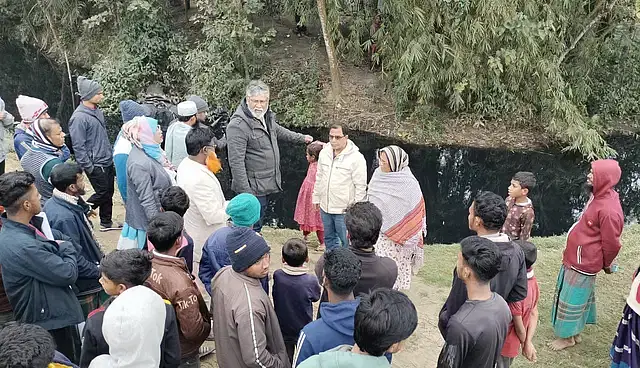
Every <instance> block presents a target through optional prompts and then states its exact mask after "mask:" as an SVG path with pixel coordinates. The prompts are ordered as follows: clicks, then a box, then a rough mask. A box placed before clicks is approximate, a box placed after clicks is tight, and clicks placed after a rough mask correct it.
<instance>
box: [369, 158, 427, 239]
mask: <svg viewBox="0 0 640 368" xmlns="http://www.w3.org/2000/svg"><path fill="white" fill-rule="evenodd" d="M392 147H394V146H390V147H386V148H384V149H382V150H381V152H385V153H386V152H387V149H388V148H391V149H392V150H393V151H394V153H398V151H397V150H395V149H393V148H392ZM398 149H399V151H400V152H401V154H398V155H396V157H397V158H398V159H397V160H396V159H394V158H392V157H391V156H389V153H387V156H389V157H388V158H389V164H390V166H391V168H392V169H394V168H399V169H400V170H398V171H391V172H388V173H385V172H382V170H380V168H377V169H376V171H375V172H374V173H373V177H372V178H371V181H370V182H369V189H368V191H367V194H368V197H369V201H370V202H371V203H373V204H375V205H376V207H378V209H380V212H382V229H381V232H382V233H383V234H384V235H385V236H386V237H387V238H389V239H391V240H392V241H393V242H394V243H396V244H402V245H404V246H409V247H415V246H418V247H420V248H422V246H423V238H422V237H423V234H426V233H427V211H426V209H425V202H424V198H423V196H422V190H421V189H420V183H418V180H417V179H416V178H415V176H413V173H411V169H409V167H408V164H409V158H408V156H407V154H406V153H405V152H404V151H403V150H402V149H401V148H399V147H398ZM401 156H404V158H401ZM392 160H394V161H392Z"/></svg>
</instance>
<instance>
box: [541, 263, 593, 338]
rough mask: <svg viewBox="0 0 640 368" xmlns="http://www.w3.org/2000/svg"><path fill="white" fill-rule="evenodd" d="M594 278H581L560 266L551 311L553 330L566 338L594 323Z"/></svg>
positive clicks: (580, 275) (578, 273)
mask: <svg viewBox="0 0 640 368" xmlns="http://www.w3.org/2000/svg"><path fill="white" fill-rule="evenodd" d="M595 285H596V276H595V275H585V274H583V273H580V272H578V271H575V270H573V269H571V268H568V267H566V266H564V265H562V267H561V268H560V274H559V275H558V282H557V284H556V293H555V296H554V298H553V300H554V304H553V307H552V308H551V323H552V324H553V331H554V333H555V335H556V336H557V337H559V338H563V339H566V338H569V337H571V336H575V335H577V334H579V333H580V332H582V330H584V327H585V325H586V324H595V323H596V298H595Z"/></svg>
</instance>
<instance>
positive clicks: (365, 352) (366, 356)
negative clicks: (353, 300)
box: [300, 288, 418, 368]
mask: <svg viewBox="0 0 640 368" xmlns="http://www.w3.org/2000/svg"><path fill="white" fill-rule="evenodd" d="M416 327H418V312H417V311H416V307H415V305H414V304H413V303H412V302H411V300H410V299H409V297H407V296H406V295H405V294H403V293H402V292H400V291H396V290H390V289H385V288H380V289H376V290H374V291H372V292H371V293H369V294H365V295H363V296H362V300H361V302H360V305H358V308H357V309H356V315H355V322H354V333H353V337H354V341H355V345H353V346H349V345H341V346H338V347H337V348H335V349H332V350H329V351H327V352H323V353H320V354H319V355H316V356H313V357H311V358H309V359H307V360H306V361H305V362H304V363H302V364H301V365H300V368H314V367H322V368H350V367H367V368H383V367H391V363H389V361H388V360H387V358H385V357H384V354H386V353H388V354H395V353H397V352H399V351H401V350H402V347H403V342H404V341H405V340H406V339H408V338H409V337H410V336H411V335H412V334H413V332H414V331H415V330H416Z"/></svg>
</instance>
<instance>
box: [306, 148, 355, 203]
mask: <svg viewBox="0 0 640 368" xmlns="http://www.w3.org/2000/svg"><path fill="white" fill-rule="evenodd" d="M366 195H367V161H366V160H365V159H364V156H362V153H360V150H359V149H358V146H356V145H355V144H354V143H353V142H352V141H351V140H349V141H348V142H347V147H346V148H345V149H344V150H343V151H342V152H340V154H338V155H337V156H336V157H333V148H331V145H330V144H327V145H325V147H324V148H323V149H322V151H320V157H319V158H318V172H317V174H316V185H315V187H314V189H313V203H314V204H320V208H321V209H322V210H323V211H324V212H326V213H329V214H332V215H339V214H343V213H344V212H345V210H346V209H347V207H349V206H350V205H351V204H353V203H355V202H359V201H362V200H364V199H365V197H366Z"/></svg>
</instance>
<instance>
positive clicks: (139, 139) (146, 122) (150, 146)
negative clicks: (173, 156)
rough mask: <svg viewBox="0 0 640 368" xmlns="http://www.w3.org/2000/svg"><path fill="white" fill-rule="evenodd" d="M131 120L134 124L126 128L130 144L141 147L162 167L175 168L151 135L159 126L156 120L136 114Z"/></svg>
mask: <svg viewBox="0 0 640 368" xmlns="http://www.w3.org/2000/svg"><path fill="white" fill-rule="evenodd" d="M132 121H135V125H133V126H132V127H129V128H128V129H129V130H128V134H129V137H130V139H131V140H129V141H130V142H131V144H134V145H136V146H138V147H139V148H141V149H142V150H143V151H144V153H146V154H147V156H149V157H151V158H153V159H154V160H156V161H158V162H159V163H161V164H162V166H163V167H165V168H168V169H171V170H175V168H174V167H173V166H172V165H171V163H170V162H169V160H167V156H166V154H165V153H164V151H163V150H162V148H160V143H158V142H156V141H155V139H154V137H153V136H154V135H155V134H156V132H157V131H158V129H160V127H159V126H158V120H156V119H152V118H148V117H144V116H138V117H135V118H134V119H133V120H132ZM125 125H126V124H125ZM134 127H137V128H138V129H137V130H135V129H134ZM123 128H124V127H123ZM136 133H137V134H136Z"/></svg>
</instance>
